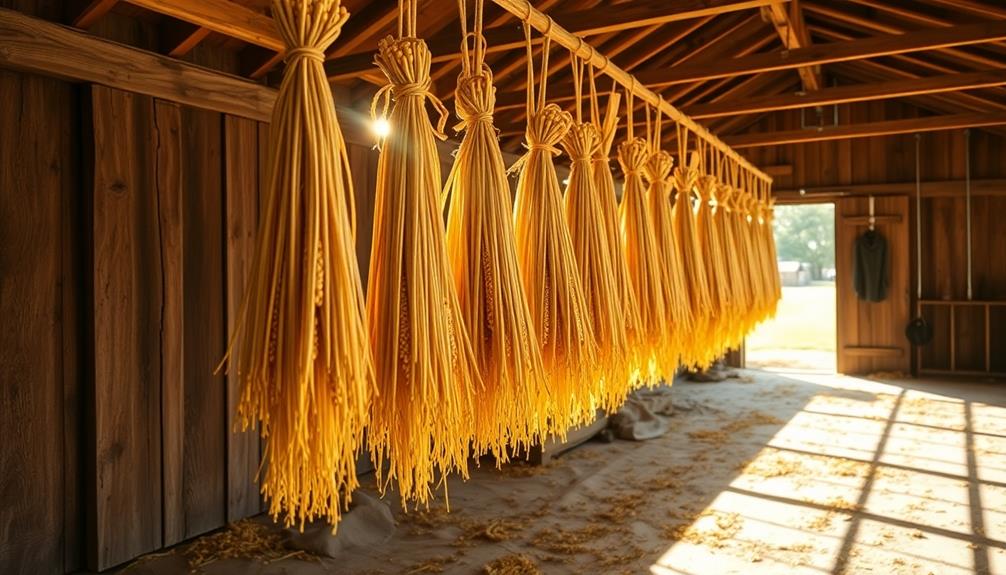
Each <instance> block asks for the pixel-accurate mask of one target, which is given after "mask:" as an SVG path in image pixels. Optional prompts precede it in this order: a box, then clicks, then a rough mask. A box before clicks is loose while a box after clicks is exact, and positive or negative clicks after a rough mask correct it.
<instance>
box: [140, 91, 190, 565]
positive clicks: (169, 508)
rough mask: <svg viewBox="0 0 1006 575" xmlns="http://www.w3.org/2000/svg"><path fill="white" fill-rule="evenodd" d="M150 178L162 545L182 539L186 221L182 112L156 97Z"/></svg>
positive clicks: (183, 520) (183, 519)
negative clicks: (158, 274)
mask: <svg viewBox="0 0 1006 575" xmlns="http://www.w3.org/2000/svg"><path fill="white" fill-rule="evenodd" d="M149 129H150V130H151V131H152V133H153V140H154V141H153V145H154V147H153V154H154V165H153V169H154V172H153V182H154V186H155V187H154V189H153V190H151V193H153V194H154V195H155V196H156V199H157V217H158V222H159V226H160V228H159V229H160V242H159V246H158V251H159V254H158V255H159V257H160V261H161V266H162V268H163V278H164V279H163V282H162V285H163V300H162V310H163V312H162V314H161V317H162V321H163V323H162V331H161V333H162V337H161V342H160V345H161V380H160V385H161V418H162V419H161V422H162V430H163V434H162V441H161V444H162V446H163V454H162V457H163V460H162V461H163V463H162V465H163V477H164V503H163V505H164V544H165V545H174V544H175V543H178V542H180V541H182V540H183V539H184V538H185V515H184V509H185V500H184V495H183V492H182V462H183V460H184V456H185V449H184V445H183V442H182V438H184V436H185V393H184V387H185V353H184V351H185V350H184V341H185V336H184V322H183V318H184V315H183V311H184V301H185V298H184V296H185V294H184V278H185V270H184V266H183V254H182V241H183V238H182V227H183V222H184V221H185V219H186V215H185V211H184V207H183V204H182V154H183V152H182V149H183V144H182V140H181V110H180V109H179V107H178V106H177V105H175V104H171V103H168V102H164V101H163V100H156V101H155V102H154V117H153V123H152V124H151V125H150V126H149Z"/></svg>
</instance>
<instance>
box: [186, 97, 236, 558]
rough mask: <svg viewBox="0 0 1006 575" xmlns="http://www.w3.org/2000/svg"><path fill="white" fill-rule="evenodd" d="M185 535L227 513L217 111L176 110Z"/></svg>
mask: <svg viewBox="0 0 1006 575" xmlns="http://www.w3.org/2000/svg"><path fill="white" fill-rule="evenodd" d="M182 141H183V156H182V166H183V168H182V182H183V184H182V211H183V213H184V214H185V221H184V224H183V226H182V230H183V232H182V233H183V240H182V243H183V254H184V256H183V267H184V275H185V279H184V306H183V309H184V311H183V320H182V321H183V322H184V353H185V379H184V386H185V387H184V390H185V391H184V396H185V435H184V442H183V445H184V451H185V455H184V458H183V462H182V493H183V497H184V507H185V537H186V538H189V537H194V536H196V535H200V534H202V533H205V532H207V531H210V530H212V529H216V528H218V527H220V526H222V525H223V524H224V523H225V522H226V516H227V484H226V480H227V446H226V439H227V415H226V410H227V400H226V379H225V378H224V377H223V376H222V375H218V374H215V373H214V371H215V370H216V367H217V365H218V364H219V363H220V360H221V359H222V358H223V355H224V340H225V337H226V335H225V329H226V328H225V326H226V317H225V316H226V307H225V300H224V287H225V286H224V274H225V268H224V255H223V250H224V248H223V246H224V216H223V196H224V187H223V173H222V168H223V156H222V153H223V150H222V146H223V138H222V119H221V116H220V114H218V113H216V112H211V111H207V110H196V109H192V108H183V109H182Z"/></svg>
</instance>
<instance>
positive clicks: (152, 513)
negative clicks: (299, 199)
mask: <svg viewBox="0 0 1006 575" xmlns="http://www.w3.org/2000/svg"><path fill="white" fill-rule="evenodd" d="M92 105H93V114H94V150H95V154H94V156H95V166H94V198H93V217H94V221H93V226H94V228H93V238H94V239H93V256H92V257H93V262H94V278H93V282H94V286H93V297H94V300H93V306H94V308H93V316H94V322H93V326H94V333H93V338H94V417H93V421H94V427H95V431H94V434H95V451H94V453H92V454H90V456H91V457H92V458H93V465H94V469H95V474H96V475H95V493H93V494H90V497H92V498H93V501H94V503H95V510H94V514H93V515H92V516H91V517H90V518H89V519H90V524H89V525H88V529H89V530H90V531H91V533H92V536H93V538H94V542H95V545H94V547H93V548H92V549H91V556H90V557H89V563H90V568H92V569H96V570H102V569H107V568H109V567H111V566H114V565H117V564H119V563H122V562H124V561H127V560H129V559H132V558H133V557H136V556H137V555H139V554H141V553H145V552H149V551H153V550H155V549H158V548H159V547H160V546H161V542H162V514H161V412H160V394H161V385H160V383H161V346H160V331H161V325H162V317H163V316H162V311H163V310H162V307H161V300H162V293H163V283H162V282H163V274H162V268H161V260H160V257H159V233H158V232H159V221H158V218H157V197H156V195H155V194H152V193H150V190H151V188H152V187H153V186H152V182H151V179H150V174H151V173H152V172H153V169H152V167H151V165H150V164H151V162H152V158H151V157H150V154H149V150H150V149H151V142H150V137H151V130H150V129H149V126H150V123H151V121H152V120H151V115H152V112H153V101H152V100H151V98H149V97H146V96H140V95H136V94H131V93H127V92H122V91H119V90H114V89H111V88H106V87H103V86H94V87H93V90H92Z"/></svg>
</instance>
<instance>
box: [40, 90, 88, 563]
mask: <svg viewBox="0 0 1006 575" xmlns="http://www.w3.org/2000/svg"><path fill="white" fill-rule="evenodd" d="M82 89H85V88H82V87H81V86H74V87H73V88H72V90H73V92H72V93H73V103H72V106H68V108H72V110H73V112H72V116H71V117H64V116H63V114H62V113H54V112H55V110H52V109H49V110H46V114H47V115H48V116H49V118H51V121H52V122H54V123H55V126H54V127H53V129H52V131H50V132H49V136H50V137H54V136H57V135H58V137H59V141H60V145H61V146H62V151H61V154H60V157H61V158H62V160H61V166H62V167H63V169H62V170H61V175H62V178H63V189H64V190H65V193H64V194H63V197H62V221H61V223H60V231H61V235H62V238H61V240H62V246H61V252H62V276H63V277H62V280H61V282H60V283H61V288H62V294H61V298H62V308H63V309H62V314H61V319H62V327H63V330H62V338H63V342H62V343H63V349H62V353H63V488H64V497H63V501H64V507H63V540H64V543H63V569H64V572H66V573H71V572H74V571H77V570H79V569H82V568H83V567H84V556H83V543H84V542H83V534H84V501H83V495H84V490H83V487H84V484H83V481H82V478H83V476H84V470H83V466H82V465H81V457H82V455H83V453H84V450H83V448H84V440H83V438H84V436H85V433H84V419H83V417H82V415H83V413H84V393H83V391H84V381H83V377H82V374H83V373H84V372H85V365H86V363H87V359H86V357H85V356H86V350H85V349H84V345H83V343H84V342H85V341H86V338H85V336H84V314H83V312H84V309H85V308H84V289H83V286H84V281H85V271H84V262H85V259H86V252H87V249H86V247H85V246H86V245H87V244H86V236H85V227H84V222H85V221H86V220H87V217H86V215H85V214H84V212H83V211H82V208H83V205H84V201H83V199H82V198H83V197H84V196H85V195H86V194H87V190H88V189H89V187H88V186H87V185H86V181H87V176H89V175H90V171H88V173H87V175H86V176H85V174H84V173H83V170H82V169H81V162H82V160H81V153H80V150H79V149H78V146H79V145H80V144H81V142H82V132H83V130H82V129H81V123H80V119H81V118H80V111H81V110H80V107H81V105H82V102H81V98H80V93H81V92H80V91H81V90H82ZM88 136H90V133H89V132H88Z"/></svg>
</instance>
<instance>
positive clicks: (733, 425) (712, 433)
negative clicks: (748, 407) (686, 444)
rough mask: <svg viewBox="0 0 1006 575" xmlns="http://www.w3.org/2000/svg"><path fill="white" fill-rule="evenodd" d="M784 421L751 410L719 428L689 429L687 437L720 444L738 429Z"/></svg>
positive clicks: (782, 422)
mask: <svg viewBox="0 0 1006 575" xmlns="http://www.w3.org/2000/svg"><path fill="white" fill-rule="evenodd" d="M784 423H785V422H784V421H783V420H781V419H779V418H778V417H775V416H774V415H769V414H767V413H763V412H761V411H752V412H751V413H750V414H748V415H746V416H744V417H741V418H738V419H735V420H733V421H731V422H730V423H727V424H726V425H724V426H723V427H721V428H720V429H704V430H699V431H689V432H688V437H691V438H692V439H694V440H696V441H702V442H705V443H711V444H713V445H722V444H724V443H726V442H727V441H729V440H730V437H731V436H732V435H734V434H736V433H738V432H740V431H744V430H745V429H748V428H750V427H756V426H759V425H783V424H784Z"/></svg>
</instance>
